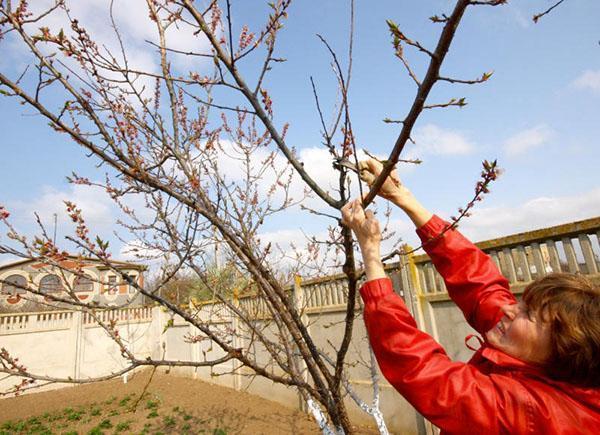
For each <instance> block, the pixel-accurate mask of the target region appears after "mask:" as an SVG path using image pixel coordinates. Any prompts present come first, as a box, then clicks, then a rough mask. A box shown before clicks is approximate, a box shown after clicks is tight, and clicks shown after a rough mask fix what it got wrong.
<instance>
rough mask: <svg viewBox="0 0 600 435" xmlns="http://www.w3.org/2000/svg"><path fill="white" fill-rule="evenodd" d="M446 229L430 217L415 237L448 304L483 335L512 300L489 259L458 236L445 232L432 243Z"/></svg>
mask: <svg viewBox="0 0 600 435" xmlns="http://www.w3.org/2000/svg"><path fill="white" fill-rule="evenodd" d="M447 225H448V223H447V222H444V221H443V220H442V219H440V218H439V217H438V216H433V217H432V218H431V219H430V220H429V221H428V222H427V223H426V224H425V225H423V226H422V227H421V228H419V229H418V230H417V234H418V235H419V237H420V239H421V241H422V242H423V244H424V245H423V248H424V249H425V252H427V254H428V255H429V257H430V258H431V261H432V263H433V265H434V266H435V268H436V269H437V271H438V272H439V273H440V275H441V276H442V278H443V279H444V282H445V283H446V288H447V289H448V294H449V295H450V297H451V298H452V300H453V301H454V302H455V303H456V305H458V307H459V308H460V309H461V310H462V312H463V314H464V316H465V319H466V320H467V322H469V324H470V325H471V326H472V327H473V328H474V329H475V330H476V331H477V332H479V333H480V334H484V333H485V332H487V331H489V330H490V329H491V328H493V327H494V325H495V324H496V323H497V322H498V320H499V318H500V317H502V316H501V314H500V311H499V310H500V307H502V306H503V305H506V304H513V303H516V299H515V297H514V295H513V294H512V293H511V291H510V290H509V286H508V280H507V279H506V278H505V277H504V276H502V274H501V273H500V271H499V270H498V268H497V267H496V265H495V264H494V262H493V261H492V260H491V259H490V257H489V256H488V255H487V254H485V253H484V252H483V251H482V250H481V249H479V248H478V247H477V246H475V245H474V244H473V243H471V242H470V241H469V240H467V239H466V238H465V237H464V236H463V235H462V234H461V233H459V232H458V231H456V230H449V231H447V232H445V233H444V234H443V235H442V236H441V237H439V238H437V239H436V236H438V235H439V234H440V233H441V232H442V231H443V230H444V228H446V226H447ZM432 239H433V240H432Z"/></svg>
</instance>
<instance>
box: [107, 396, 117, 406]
mask: <svg viewBox="0 0 600 435" xmlns="http://www.w3.org/2000/svg"><path fill="white" fill-rule="evenodd" d="M115 400H117V396H112V397H111V398H110V399H108V400H107V401H106V402H104V404H105V405H112V404H113V402H114V401H115Z"/></svg>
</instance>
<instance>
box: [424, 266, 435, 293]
mask: <svg viewBox="0 0 600 435" xmlns="http://www.w3.org/2000/svg"><path fill="white" fill-rule="evenodd" d="M425 271H426V273H427V293H437V286H436V282H435V276H434V275H433V272H434V271H433V265H432V264H431V263H427V264H426V265H425Z"/></svg>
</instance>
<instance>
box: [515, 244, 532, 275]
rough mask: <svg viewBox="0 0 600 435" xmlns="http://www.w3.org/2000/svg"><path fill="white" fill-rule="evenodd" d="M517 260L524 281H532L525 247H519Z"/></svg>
mask: <svg viewBox="0 0 600 435" xmlns="http://www.w3.org/2000/svg"><path fill="white" fill-rule="evenodd" d="M516 251H517V260H518V263H519V266H520V268H521V273H522V274H523V281H525V282H529V281H531V271H530V270H529V261H527V254H526V253H525V248H524V247H523V246H517V248H516Z"/></svg>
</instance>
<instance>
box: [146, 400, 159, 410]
mask: <svg viewBox="0 0 600 435" xmlns="http://www.w3.org/2000/svg"><path fill="white" fill-rule="evenodd" d="M156 408H158V400H152V399H148V400H147V401H146V409H156Z"/></svg>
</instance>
